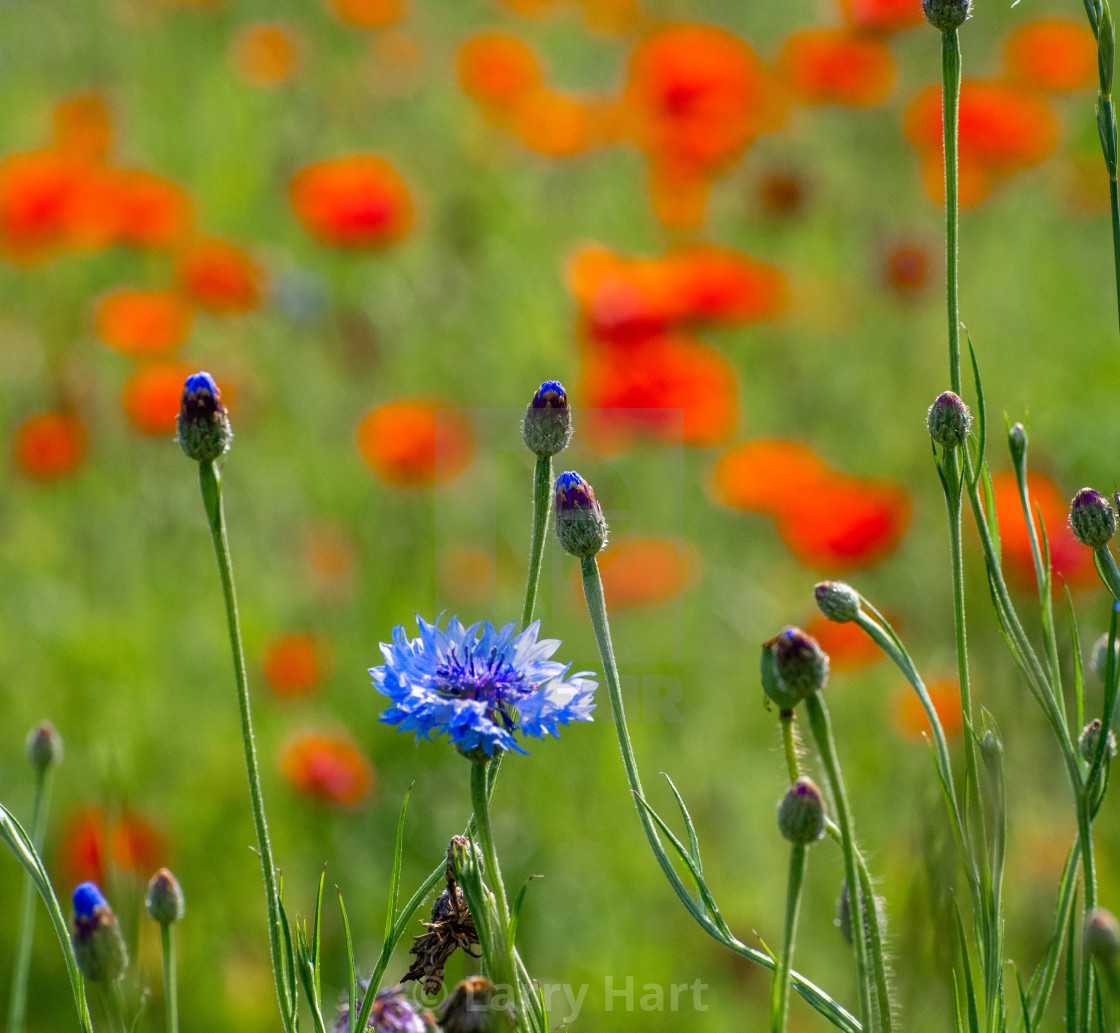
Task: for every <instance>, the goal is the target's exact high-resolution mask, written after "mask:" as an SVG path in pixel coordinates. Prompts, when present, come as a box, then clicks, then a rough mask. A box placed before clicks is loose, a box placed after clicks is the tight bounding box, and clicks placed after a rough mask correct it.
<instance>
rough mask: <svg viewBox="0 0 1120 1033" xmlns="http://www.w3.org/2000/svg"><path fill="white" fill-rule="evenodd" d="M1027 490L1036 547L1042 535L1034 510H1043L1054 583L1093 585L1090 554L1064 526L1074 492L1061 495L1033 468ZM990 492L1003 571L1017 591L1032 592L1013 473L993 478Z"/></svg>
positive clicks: (1028, 551) (1030, 561)
mask: <svg viewBox="0 0 1120 1033" xmlns="http://www.w3.org/2000/svg"><path fill="white" fill-rule="evenodd" d="M1027 490H1028V492H1029V493H1030V502H1031V509H1032V513H1033V514H1034V524H1035V533H1036V535H1037V537H1038V541H1039V547H1040V548H1041V546H1042V534H1041V531H1040V530H1039V529H1038V511H1039V510H1041V512H1042V521H1043V524H1044V525H1045V527H1046V535H1047V538H1048V540H1049V545H1050V569H1051V570H1052V571H1053V574H1054V578H1055V581H1057V580H1061V581H1064V582H1065V583H1066V584H1067V585H1069V587H1070V588H1071V589H1077V588H1091V587H1094V586H1096V585H1098V584H1099V583H1100V582H1099V579H1098V577H1097V571H1096V567H1095V566H1094V565H1093V550H1092V549H1090V548H1088V547H1086V546H1084V545H1082V544H1081V543H1080V542H1079V541H1078V540H1077V539H1076V538H1074V536H1073V532H1072V531H1071V530H1070V528H1069V500H1070V498H1071V497H1072V495H1073V493H1072V492H1064V491H1062V490H1061V488H1059V487H1058V485H1057V484H1056V483H1055V482H1054V481H1053V480H1052V479H1051V478H1049V477H1047V476H1046V474H1044V473H1039V472H1037V471H1034V470H1031V471H1028V473H1027ZM992 492H993V496H994V498H995V504H996V514H997V515H998V517H999V535H1000V544H1001V547H1002V550H1003V551H1002V558H1003V569H1004V572H1005V574H1006V575H1007V578H1008V580H1009V581H1011V582H1012V583H1013V584H1015V585H1017V586H1018V587H1019V588H1022V589H1024V590H1029V591H1034V589H1035V584H1036V579H1035V575H1034V559H1033V557H1032V555H1031V544H1030V537H1029V534H1028V531H1027V521H1026V518H1025V517H1024V516H1023V507H1022V505H1021V504H1020V502H1019V487H1018V484H1017V482H1016V480H1015V474H1014V472H1013V471H1011V470H1001V471H1000V472H999V473H997V474H995V475H994V476H993V477H992Z"/></svg>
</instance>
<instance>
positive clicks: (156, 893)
mask: <svg viewBox="0 0 1120 1033" xmlns="http://www.w3.org/2000/svg"><path fill="white" fill-rule="evenodd" d="M144 903H145V905H146V906H147V908H148V914H149V915H151V916H152V918H154V919H155V920H156V921H157V922H159V924H160V925H170V924H171V923H172V922H178V921H179V919H180V918H182V917H183V912H184V910H185V909H186V902H185V901H184V900H183V888H182V887H181V886H180V885H179V880H178V879H176V878H175V876H174V875H172V874H171V871H170V870H169V869H167V868H161V869H160V870H159V871H158V872H156V873H155V875H153V876H152V878H151V881H150V882H149V883H148V895H147V896H146V897H145V898H144Z"/></svg>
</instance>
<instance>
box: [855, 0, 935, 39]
mask: <svg viewBox="0 0 1120 1033" xmlns="http://www.w3.org/2000/svg"><path fill="white" fill-rule="evenodd" d="M840 8H841V10H842V11H843V12H844V17H846V18H847V19H848V22H849V24H851V25H852V26H853V27H855V28H857V29H870V30H873V31H876V32H898V31H899V30H900V29H909V28H911V27H912V26H914V25H918V24H920V23H921V22H923V21H924V20H925V16H924V15H923V14H922V5H921V0H840Z"/></svg>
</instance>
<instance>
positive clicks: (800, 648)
mask: <svg viewBox="0 0 1120 1033" xmlns="http://www.w3.org/2000/svg"><path fill="white" fill-rule="evenodd" d="M827 683H828V654H827V653H825V651H824V650H823V649H821V647H820V646H819V645H817V640H816V639H815V638H813V636H812V635H809V634H807V633H806V632H804V631H802V630H801V629H800V628H794V627H787V628H786V629H785V630H784V631H782V633H781V634H780V635H778V636H777V637H776V638H772V639H770V641H769V642H765V643H763V646H762V688H763V689H764V690H765V692H766V695H767V696H769V697H770V698H771V699H772V700H773V701H774V702H775V703H777V704H778V706H779V707H780V708H781V709H782V710H792V709H793V708H794V707H795V706H797V704H798V703H799V702H801V700H803V699H805V698H806V697H807V696H811V695H812V694H813V693H814V692H818V691H819V690H821V689H823V688H824V687H825V685H826V684H827Z"/></svg>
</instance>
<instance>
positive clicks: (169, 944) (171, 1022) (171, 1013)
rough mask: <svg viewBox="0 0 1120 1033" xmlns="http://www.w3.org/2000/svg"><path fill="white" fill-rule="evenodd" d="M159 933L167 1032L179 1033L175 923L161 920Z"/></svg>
mask: <svg viewBox="0 0 1120 1033" xmlns="http://www.w3.org/2000/svg"><path fill="white" fill-rule="evenodd" d="M159 935H160V943H161V946H162V948H163V1002H164V1013H165V1015H166V1019H167V1033H179V979H178V974H177V973H176V964H175V928H174V924H173V923H172V922H161V923H160V927H159Z"/></svg>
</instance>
